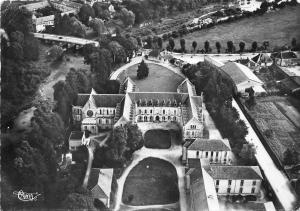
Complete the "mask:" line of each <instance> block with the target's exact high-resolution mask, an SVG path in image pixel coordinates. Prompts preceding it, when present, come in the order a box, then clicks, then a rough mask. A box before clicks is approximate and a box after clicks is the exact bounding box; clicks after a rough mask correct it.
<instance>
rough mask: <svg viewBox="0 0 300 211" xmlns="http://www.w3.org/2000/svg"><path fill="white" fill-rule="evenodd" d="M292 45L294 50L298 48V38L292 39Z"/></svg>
mask: <svg viewBox="0 0 300 211" xmlns="http://www.w3.org/2000/svg"><path fill="white" fill-rule="evenodd" d="M291 44H292V49H294V48H296V47H297V40H296V38H295V37H294V38H293V39H292V42H291Z"/></svg>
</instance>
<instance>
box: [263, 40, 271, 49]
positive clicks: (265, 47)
mask: <svg viewBox="0 0 300 211" xmlns="http://www.w3.org/2000/svg"><path fill="white" fill-rule="evenodd" d="M263 46H264V49H265V50H267V48H268V47H269V46H270V43H269V41H264V42H263Z"/></svg>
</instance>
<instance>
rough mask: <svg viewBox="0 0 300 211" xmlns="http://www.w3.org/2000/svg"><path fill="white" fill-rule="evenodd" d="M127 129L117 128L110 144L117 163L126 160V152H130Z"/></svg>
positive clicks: (113, 157)
mask: <svg viewBox="0 0 300 211" xmlns="http://www.w3.org/2000/svg"><path fill="white" fill-rule="evenodd" d="M126 140H127V131H126V128H124V127H120V126H117V127H115V128H114V130H113V137H112V140H111V141H110V142H109V143H108V145H109V147H110V152H111V156H112V159H113V160H115V161H122V160H124V156H125V152H126V151H127V150H128V148H127V147H126V145H127V142H126Z"/></svg>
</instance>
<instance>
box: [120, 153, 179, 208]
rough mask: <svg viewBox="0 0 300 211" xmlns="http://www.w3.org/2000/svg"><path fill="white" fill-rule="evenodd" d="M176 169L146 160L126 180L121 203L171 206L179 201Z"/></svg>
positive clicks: (169, 165)
mask: <svg viewBox="0 0 300 211" xmlns="http://www.w3.org/2000/svg"><path fill="white" fill-rule="evenodd" d="M177 181H178V178H177V173H176V169H175V168H174V167H173V165H172V164H171V163H169V162H167V161H164V160H161V159H158V158H152V157H151V158H146V159H144V160H142V161H141V162H140V163H139V164H138V165H137V166H135V167H134V168H133V169H132V170H131V171H130V173H129V175H128V177H127V178H126V181H125V185H124V190H123V195H122V201H123V203H124V204H127V205H133V206H142V205H154V204H171V203H175V202H177V201H178V200H179V190H178V182H177Z"/></svg>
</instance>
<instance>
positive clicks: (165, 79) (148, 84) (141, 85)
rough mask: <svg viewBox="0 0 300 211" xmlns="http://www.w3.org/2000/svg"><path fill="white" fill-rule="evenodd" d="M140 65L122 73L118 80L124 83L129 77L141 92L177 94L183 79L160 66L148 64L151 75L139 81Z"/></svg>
mask: <svg viewBox="0 0 300 211" xmlns="http://www.w3.org/2000/svg"><path fill="white" fill-rule="evenodd" d="M138 65H139V64H136V65H133V66H131V67H129V68H128V69H127V70H125V71H124V72H122V73H121V74H120V75H119V77H118V79H119V80H120V81H123V80H124V79H125V78H126V77H127V76H129V77H130V78H131V79H132V80H133V81H134V82H135V83H136V85H137V88H138V89H139V91H140V92H176V91H177V87H178V85H179V84H180V83H181V82H182V81H183V79H182V78H181V77H180V76H179V75H177V74H175V73H174V72H172V71H171V70H169V69H168V68H165V67H163V66H161V65H158V64H152V63H148V64H147V65H148V67H149V75H148V77H146V78H145V79H142V80H139V79H137V77H136V71H137V69H138Z"/></svg>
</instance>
